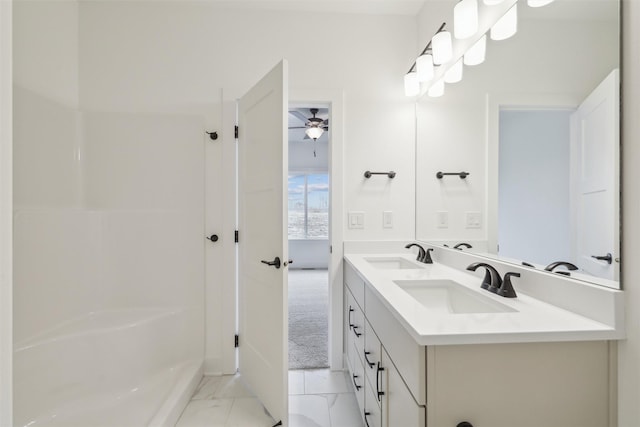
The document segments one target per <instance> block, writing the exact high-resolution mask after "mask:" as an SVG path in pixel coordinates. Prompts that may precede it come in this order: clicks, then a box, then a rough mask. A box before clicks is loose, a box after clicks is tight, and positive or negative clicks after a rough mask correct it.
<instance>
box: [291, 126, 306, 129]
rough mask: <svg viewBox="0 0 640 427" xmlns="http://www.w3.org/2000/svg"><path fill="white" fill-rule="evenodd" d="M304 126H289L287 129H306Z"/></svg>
mask: <svg viewBox="0 0 640 427" xmlns="http://www.w3.org/2000/svg"><path fill="white" fill-rule="evenodd" d="M306 128H307V127H306V126H291V127H290V128H289V129H306Z"/></svg>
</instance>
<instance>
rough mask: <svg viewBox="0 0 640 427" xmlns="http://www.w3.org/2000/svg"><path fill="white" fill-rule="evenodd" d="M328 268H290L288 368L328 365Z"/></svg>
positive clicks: (309, 367)
mask: <svg viewBox="0 0 640 427" xmlns="http://www.w3.org/2000/svg"><path fill="white" fill-rule="evenodd" d="M328 280H329V276H328V273H327V270H289V369H313V368H327V367H328V366H329V358H328V341H327V339H328V322H329V320H328V312H329V304H328V301H329V287H328Z"/></svg>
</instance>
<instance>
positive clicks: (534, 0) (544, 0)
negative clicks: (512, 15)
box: [527, 0, 553, 7]
mask: <svg viewBox="0 0 640 427" xmlns="http://www.w3.org/2000/svg"><path fill="white" fill-rule="evenodd" d="M549 3H553V0H527V5H528V6H529V7H542V6H546V5H548V4H549Z"/></svg>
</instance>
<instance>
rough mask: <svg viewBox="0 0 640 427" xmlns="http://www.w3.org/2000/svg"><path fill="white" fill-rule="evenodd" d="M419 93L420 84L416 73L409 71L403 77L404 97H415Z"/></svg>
mask: <svg viewBox="0 0 640 427" xmlns="http://www.w3.org/2000/svg"><path fill="white" fill-rule="evenodd" d="M419 93H420V82H419V81H418V73H416V72H415V71H411V72H409V73H407V74H405V75H404V94H405V95H406V96H416V95H417V94H419Z"/></svg>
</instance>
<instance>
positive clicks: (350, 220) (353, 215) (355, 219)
mask: <svg viewBox="0 0 640 427" xmlns="http://www.w3.org/2000/svg"><path fill="white" fill-rule="evenodd" d="M347 224H348V227H349V228H350V229H362V228H364V212H353V211H351V212H349V213H348V215H347Z"/></svg>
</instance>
